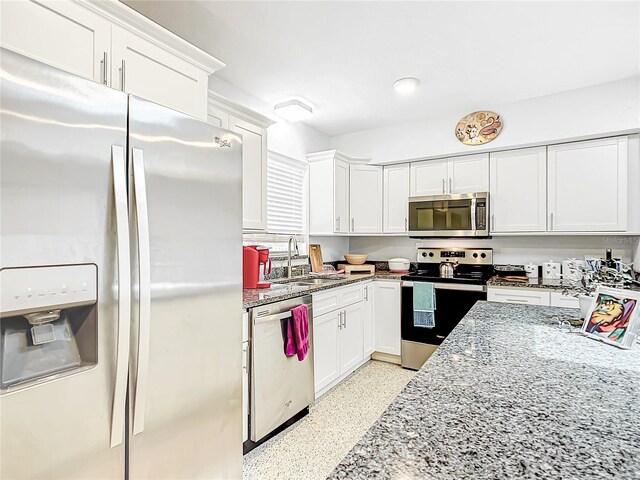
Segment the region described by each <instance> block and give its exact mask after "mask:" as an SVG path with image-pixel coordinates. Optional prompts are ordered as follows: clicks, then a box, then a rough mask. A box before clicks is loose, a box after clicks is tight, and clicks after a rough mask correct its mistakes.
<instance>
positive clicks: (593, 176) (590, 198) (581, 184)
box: [548, 137, 628, 232]
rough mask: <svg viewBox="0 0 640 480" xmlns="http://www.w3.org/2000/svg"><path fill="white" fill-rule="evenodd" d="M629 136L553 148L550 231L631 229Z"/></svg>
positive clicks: (550, 157)
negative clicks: (628, 181) (628, 216)
mask: <svg viewBox="0 0 640 480" xmlns="http://www.w3.org/2000/svg"><path fill="white" fill-rule="evenodd" d="M627 163H628V138H627V137H614V138H605V139H601V140H590V141H586V142H575V143H565V144H562V145H552V146H550V147H548V202H549V230H550V231H556V232H578V231H582V232H607V231H609V232H614V231H625V230H626V229H627V198H628V197H627Z"/></svg>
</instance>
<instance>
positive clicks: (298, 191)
mask: <svg viewBox="0 0 640 480" xmlns="http://www.w3.org/2000/svg"><path fill="white" fill-rule="evenodd" d="M306 173H307V165H306V164H305V163H302V162H300V161H297V160H294V159H292V158H288V157H285V156H282V155H278V154H275V153H273V152H268V153H267V232H269V233H280V234H287V235H294V234H303V233H305V229H306V228H305V227H306V218H305V214H306V202H305V179H306Z"/></svg>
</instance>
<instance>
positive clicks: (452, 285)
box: [402, 281, 487, 292]
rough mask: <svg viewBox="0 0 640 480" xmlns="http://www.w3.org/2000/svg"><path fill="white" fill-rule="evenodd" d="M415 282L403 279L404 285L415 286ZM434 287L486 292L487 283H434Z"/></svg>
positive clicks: (437, 288)
mask: <svg viewBox="0 0 640 480" xmlns="http://www.w3.org/2000/svg"><path fill="white" fill-rule="evenodd" d="M413 284H414V282H411V281H403V282H402V286H403V287H408V288H413ZM433 287H434V288H435V289H436V290H460V291H464V292H486V291H487V286H486V285H466V284H459V283H434V284H433Z"/></svg>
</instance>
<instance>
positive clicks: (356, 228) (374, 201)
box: [349, 165, 382, 233]
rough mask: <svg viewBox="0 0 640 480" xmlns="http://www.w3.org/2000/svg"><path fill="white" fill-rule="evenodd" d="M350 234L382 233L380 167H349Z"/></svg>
mask: <svg viewBox="0 0 640 480" xmlns="http://www.w3.org/2000/svg"><path fill="white" fill-rule="evenodd" d="M349 211H350V213H351V230H350V231H351V233H382V167H375V166H371V165H350V167H349Z"/></svg>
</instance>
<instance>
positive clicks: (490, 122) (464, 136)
mask: <svg viewBox="0 0 640 480" xmlns="http://www.w3.org/2000/svg"><path fill="white" fill-rule="evenodd" d="M501 130H502V119H501V118H500V115H498V114H497V113H495V112H488V111H481V112H473V113H470V114H469V115H466V116H464V117H463V118H461V119H460V121H459V122H458V124H457V125H456V138H457V139H458V140H460V141H461V142H462V143H464V144H465V145H482V144H484V143H489V142H490V141H491V140H493V139H494V138H496V137H497V136H498V135H500V131H501Z"/></svg>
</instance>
